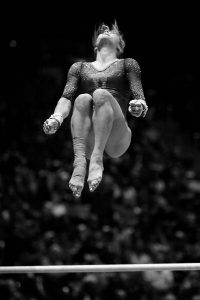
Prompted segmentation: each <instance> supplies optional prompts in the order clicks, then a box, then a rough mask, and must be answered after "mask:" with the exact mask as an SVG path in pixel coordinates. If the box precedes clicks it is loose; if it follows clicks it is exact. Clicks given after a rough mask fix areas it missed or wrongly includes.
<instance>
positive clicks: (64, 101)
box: [43, 62, 81, 134]
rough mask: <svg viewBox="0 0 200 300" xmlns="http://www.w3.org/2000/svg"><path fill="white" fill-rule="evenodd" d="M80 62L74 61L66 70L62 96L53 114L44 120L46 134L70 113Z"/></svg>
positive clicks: (76, 88) (54, 130) (53, 129)
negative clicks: (67, 70)
mask: <svg viewBox="0 0 200 300" xmlns="http://www.w3.org/2000/svg"><path fill="white" fill-rule="evenodd" d="M80 64H81V62H78V63H74V64H73V65H72V66H71V68H70V70H69V72H68V76H67V83H66V85H65V88H64V91H63V94H62V97H61V98H60V99H59V100H58V102H57V105H56V107H55V110H54V113H53V115H51V116H50V118H49V119H47V120H46V121H45V122H44V126H43V129H44V132H45V133H46V134H53V133H55V132H56V131H57V130H58V128H59V127H60V126H61V124H62V122H63V121H64V119H65V118H66V117H67V116H68V115H69V113H70V110H71V106H72V105H71V101H72V100H73V98H74V95H75V93H76V92H77V90H78V83H79V73H80Z"/></svg>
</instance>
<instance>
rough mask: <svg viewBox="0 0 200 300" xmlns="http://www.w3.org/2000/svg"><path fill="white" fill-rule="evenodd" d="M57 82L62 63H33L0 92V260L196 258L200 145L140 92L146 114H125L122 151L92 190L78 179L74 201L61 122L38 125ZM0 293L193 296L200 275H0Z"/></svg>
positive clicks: (19, 298) (24, 297) (80, 299)
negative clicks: (49, 129)
mask: <svg viewBox="0 0 200 300" xmlns="http://www.w3.org/2000/svg"><path fill="white" fill-rule="evenodd" d="M65 79H66V69H65V70H63V68H62V67H59V66H58V67H56V66H54V65H53V66H48V65H41V66H40V67H38V69H37V72H35V73H34V72H33V74H32V75H31V78H29V77H27V78H24V81H23V86H20V90H17V91H15V93H14V91H13V90H12V91H11V92H10V93H7V94H5V95H3V99H2V101H1V104H0V125H1V133H0V134H1V141H3V143H1V156H0V169H1V172H0V264H1V265H2V266H5V265H11V266H13V265H57V264H58V265H71V264H72V265H76V264H77V265H79V264H123V263H124V264H132V263H133V264H138V263H175V262H176V263H183V262H199V261H200V226H199V225H200V219H199V215H200V198H199V197H200V172H199V171H200V165H199V157H198V152H199V149H198V145H197V144H196V143H193V142H191V137H190V136H188V134H187V133H184V132H183V131H182V128H181V127H180V126H179V123H178V122H177V120H175V119H173V118H172V117H170V114H169V115H167V116H166V115H165V116H164V117H163V118H162V115H161V117H160V115H159V114H158V113H157V108H156V107H155V106H154V102H153V95H155V93H152V91H148V90H147V91H145V93H146V95H147V98H148V96H149V107H150V110H149V113H148V115H147V117H146V118H145V119H133V118H132V119H131V118H130V117H128V120H129V124H130V126H131V128H132V131H133V141H132V143H131V145H130V148H129V149H128V151H127V153H126V154H124V155H123V156H122V157H120V158H117V159H112V160H111V159H110V158H109V157H107V156H106V155H105V157H104V162H105V172H104V178H103V181H102V183H101V185H100V186H99V188H98V189H97V190H96V191H95V192H94V193H90V192H89V190H88V187H87V185H86V187H85V189H84V192H83V195H82V197H81V198H80V199H74V198H73V196H72V194H71V192H70V190H69V188H68V181H69V179H70V174H71V172H72V161H73V150H72V143H71V135H70V130H69V128H70V127H69V120H65V121H64V123H63V125H62V127H61V128H60V129H59V131H58V132H57V134H56V135H54V136H46V135H45V134H44V133H43V131H42V124H43V121H44V120H45V119H46V118H47V117H48V116H49V115H50V114H51V113H52V112H53V108H54V106H55V104H56V102H57V100H58V98H59V96H60V94H61V91H62V87H63V84H64V81H65ZM19 81H20V79H19ZM18 83H19V82H18ZM14 94H15V98H12V96H14ZM11 98H12V99H11ZM158 110H159V107H158ZM196 138H197V139H199V136H198V134H196ZM0 299H1V300H55V299H56V300H64V299H69V300H71V299H76V300H100V299H101V300H108V299H109V300H110V299H113V300H114V299H115V300H118V299H121V300H122V299H124V300H126V299H127V300H129V299H131V300H132V299H137V300H180V299H181V300H200V273H199V272H198V271H187V272H171V271H148V272H138V273H117V274H116V273H115V274H113V273H107V274H106V273H102V274H90V273H88V274H54V275H50V274H46V275H42V274H37V275H36V274H23V275H11V274H10V275H0Z"/></svg>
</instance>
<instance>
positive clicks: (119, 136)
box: [87, 90, 132, 158]
mask: <svg viewBox="0 0 200 300" xmlns="http://www.w3.org/2000/svg"><path fill="white" fill-rule="evenodd" d="M105 92H106V96H107V97H108V98H109V101H110V104H111V106H112V109H113V113H114V114H113V126H112V129H111V133H110V136H109V138H108V141H107V143H106V147H105V152H106V153H107V154H108V155H109V156H111V157H119V156H121V155H122V154H123V153H124V152H125V151H126V150H127V149H128V147H129V145H130V142H131V136H132V133H131V130H130V128H129V127H128V124H127V121H126V118H125V116H124V114H123V112H122V110H121V107H120V105H119V103H118V101H117V100H116V99H115V98H114V97H113V96H112V95H111V94H110V93H109V92H108V91H106V90H103V93H104V94H105ZM93 148H94V131H93V128H92V127H91V130H90V133H89V136H88V140H87V158H90V155H91V153H92V150H93Z"/></svg>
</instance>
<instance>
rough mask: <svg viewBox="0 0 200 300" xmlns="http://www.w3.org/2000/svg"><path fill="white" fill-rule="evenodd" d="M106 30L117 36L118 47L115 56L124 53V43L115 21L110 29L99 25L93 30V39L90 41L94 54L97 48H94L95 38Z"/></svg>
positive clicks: (104, 25)
mask: <svg viewBox="0 0 200 300" xmlns="http://www.w3.org/2000/svg"><path fill="white" fill-rule="evenodd" d="M106 29H108V30H110V31H111V32H113V33H116V34H117V35H118V36H119V46H118V48H117V56H121V55H122V54H123V52H124V47H125V41H124V37H123V34H122V33H121V32H120V30H119V27H118V25H117V22H116V20H115V22H114V23H113V24H112V25H111V26H110V27H109V26H108V25H106V24H104V23H102V24H101V25H99V27H98V28H97V29H95V31H94V35H93V39H92V43H93V47H94V52H95V53H96V51H97V46H96V41H97V37H98V36H99V34H101V33H103V32H104V31H105V30H106Z"/></svg>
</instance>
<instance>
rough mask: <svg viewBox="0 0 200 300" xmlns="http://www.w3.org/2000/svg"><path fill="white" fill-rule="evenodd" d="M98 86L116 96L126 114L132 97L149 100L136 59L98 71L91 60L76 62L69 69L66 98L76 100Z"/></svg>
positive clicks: (119, 62) (122, 60)
mask: <svg viewBox="0 0 200 300" xmlns="http://www.w3.org/2000/svg"><path fill="white" fill-rule="evenodd" d="M98 88H101V89H106V90H108V91H109V92H110V93H111V94H112V95H113V97H114V98H115V99H116V100H117V101H118V103H119V105H120V107H121V109H122V111H123V113H124V115H125V114H126V111H127V105H128V102H129V101H130V100H132V99H143V100H145V97H144V93H143V88H142V83H141V72H140V67H139V65H138V63H137V61H136V60H134V59H132V58H126V59H119V60H116V61H114V62H113V63H111V65H109V66H108V67H107V68H106V69H104V70H103V71H98V70H96V69H95V67H93V65H92V63H90V62H77V63H74V64H73V65H72V66H71V68H70V70H69V72H68V76H67V83H66V85H65V88H64V92H63V94H62V97H65V98H67V99H69V100H74V98H75V97H76V96H78V95H79V94H83V93H88V94H91V95H92V93H93V92H94V91H95V90H96V89H98Z"/></svg>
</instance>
